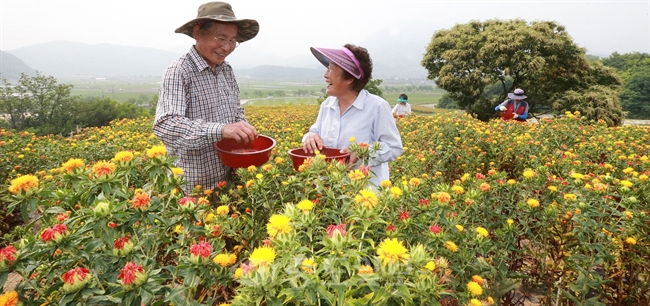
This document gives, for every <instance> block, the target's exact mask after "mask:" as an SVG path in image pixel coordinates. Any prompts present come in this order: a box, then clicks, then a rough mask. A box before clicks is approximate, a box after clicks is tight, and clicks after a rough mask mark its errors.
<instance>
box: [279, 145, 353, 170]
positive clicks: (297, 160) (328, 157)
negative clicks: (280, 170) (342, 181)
mask: <svg viewBox="0 0 650 306" xmlns="http://www.w3.org/2000/svg"><path fill="white" fill-rule="evenodd" d="M320 154H321V155H325V161H327V162H330V161H332V160H334V159H336V160H338V161H341V162H346V161H347V159H348V157H350V152H348V153H341V149H332V148H324V149H322V150H320ZM289 155H290V156H291V159H292V160H293V169H294V170H296V171H298V168H299V167H300V165H302V164H303V163H304V162H305V159H307V158H308V157H314V156H316V154H314V153H307V152H305V150H303V149H302V148H298V149H292V150H289Z"/></svg>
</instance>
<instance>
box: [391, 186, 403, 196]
mask: <svg viewBox="0 0 650 306" xmlns="http://www.w3.org/2000/svg"><path fill="white" fill-rule="evenodd" d="M390 193H392V194H393V196H394V197H396V198H399V197H400V196H401V195H402V190H401V189H399V187H391V188H390Z"/></svg>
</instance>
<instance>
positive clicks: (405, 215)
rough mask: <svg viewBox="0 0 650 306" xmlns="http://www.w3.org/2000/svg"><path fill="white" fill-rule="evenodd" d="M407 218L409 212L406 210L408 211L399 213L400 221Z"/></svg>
mask: <svg viewBox="0 0 650 306" xmlns="http://www.w3.org/2000/svg"><path fill="white" fill-rule="evenodd" d="M408 218H409V212H408V211H405V212H403V213H401V214H400V215H399V219H400V221H404V220H406V219H408Z"/></svg>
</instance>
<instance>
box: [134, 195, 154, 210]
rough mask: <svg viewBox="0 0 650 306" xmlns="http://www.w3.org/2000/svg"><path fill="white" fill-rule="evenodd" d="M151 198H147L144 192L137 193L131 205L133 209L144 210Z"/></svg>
mask: <svg viewBox="0 0 650 306" xmlns="http://www.w3.org/2000/svg"><path fill="white" fill-rule="evenodd" d="M150 200H151V198H150V197H149V194H148V193H146V192H142V193H138V194H136V195H135V196H134V197H133V199H132V200H131V203H132V204H133V205H132V206H133V208H135V209H138V208H141V209H145V208H146V207H147V206H148V205H149V201H150Z"/></svg>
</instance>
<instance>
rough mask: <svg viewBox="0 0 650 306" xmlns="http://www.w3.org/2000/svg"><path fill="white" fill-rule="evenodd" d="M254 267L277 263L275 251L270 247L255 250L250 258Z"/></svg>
mask: <svg viewBox="0 0 650 306" xmlns="http://www.w3.org/2000/svg"><path fill="white" fill-rule="evenodd" d="M248 260H250V262H251V263H252V264H253V265H254V266H260V265H269V264H272V263H273V261H275V250H273V249H272V248H270V247H259V248H256V249H255V250H253V253H252V254H251V256H250V257H249V258H248Z"/></svg>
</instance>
